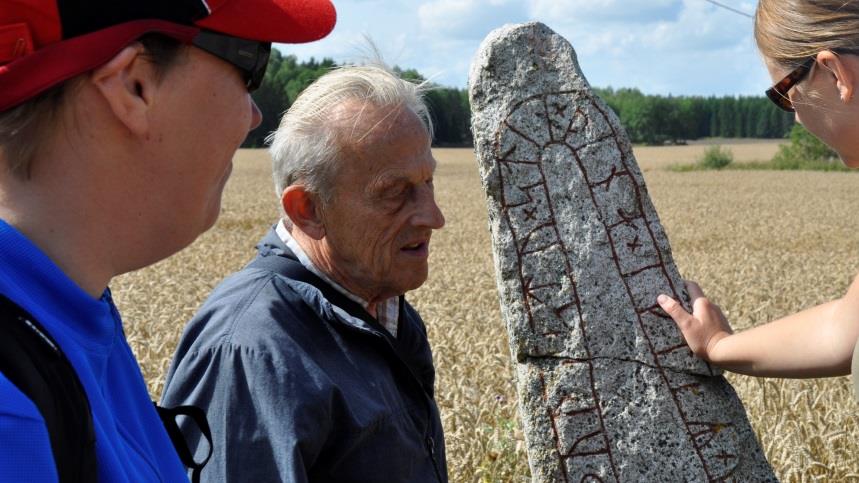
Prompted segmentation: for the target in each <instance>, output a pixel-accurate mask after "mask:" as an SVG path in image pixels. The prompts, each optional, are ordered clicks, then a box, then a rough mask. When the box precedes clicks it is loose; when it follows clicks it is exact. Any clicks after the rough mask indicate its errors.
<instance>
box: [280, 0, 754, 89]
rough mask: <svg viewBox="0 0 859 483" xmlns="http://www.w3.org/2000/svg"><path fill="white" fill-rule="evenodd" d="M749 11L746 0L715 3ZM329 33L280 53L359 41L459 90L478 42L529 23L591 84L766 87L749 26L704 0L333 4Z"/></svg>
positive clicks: (348, 0) (350, 50)
mask: <svg viewBox="0 0 859 483" xmlns="http://www.w3.org/2000/svg"><path fill="white" fill-rule="evenodd" d="M721 1H722V2H724V3H726V4H728V5H730V6H731V7H734V8H737V9H739V10H742V11H746V12H749V13H752V12H754V8H755V2H754V1H753V0H721ZM334 2H335V5H336V7H337V9H338V23H337V27H336V28H335V30H334V32H333V33H332V35H330V36H329V37H328V38H327V39H325V40H322V41H320V42H315V43H311V44H308V45H305V46H285V47H284V48H283V49H282V50H284V51H285V52H286V53H295V54H296V55H297V56H298V57H299V58H300V59H306V58H308V57H310V56H311V55H312V56H315V57H316V58H320V57H326V56H327V57H333V58H334V59H335V60H336V61H346V60H354V59H356V57H358V55H359V54H360V50H361V49H360V46H361V39H362V35H363V34H369V35H370V36H371V37H372V38H373V39H374V40H375V41H376V43H377V44H378V45H379V47H380V48H381V50H382V53H383V54H384V56H385V58H386V60H388V62H389V63H391V64H398V65H400V66H401V67H405V68H415V69H417V70H418V71H420V72H421V73H422V74H424V75H427V76H434V79H435V80H436V81H437V82H439V83H440V84H443V85H449V86H455V87H464V86H465V84H466V80H467V79H466V77H467V73H468V65H469V63H470V61H471V58H472V57H473V55H474V54H475V52H476V50H477V47H478V45H479V44H480V41H481V40H482V39H483V38H484V37H485V36H486V35H487V34H488V33H489V32H490V31H491V30H493V29H495V28H497V27H500V26H501V25H503V24H505V23H518V22H525V21H529V20H537V21H541V22H543V23H545V24H547V25H548V26H549V27H551V28H552V29H553V30H555V31H556V32H558V33H559V34H561V35H563V36H564V37H566V38H567V39H568V40H569V41H570V42H571V43H572V44H573V47H574V48H575V49H576V52H577V53H578V56H579V62H580V63H581V66H582V69H583V70H584V72H585V74H586V75H587V77H588V80H589V81H590V82H591V83H592V84H593V85H596V86H609V85H611V86H613V87H638V88H640V89H641V90H642V91H644V92H647V93H659V94H668V93H672V94H678V95H679V94H701V95H710V94H716V95H724V94H758V93H759V92H760V90H761V89H764V88H766V87H767V84H768V83H769V79H768V77H767V74H766V71H765V69H764V68H763V67H762V66H761V63H760V60H759V58H758V55H757V52H756V50H755V47H754V42H753V41H752V21H751V19H749V18H744V17H742V16H740V15H737V14H736V13H732V12H729V11H727V10H724V9H720V8H718V7H716V6H714V5H712V4H710V3H708V2H706V1H705V0H531V1H528V0H334Z"/></svg>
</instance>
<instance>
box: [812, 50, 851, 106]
mask: <svg viewBox="0 0 859 483" xmlns="http://www.w3.org/2000/svg"><path fill="white" fill-rule="evenodd" d="M817 63H818V64H820V65H822V66H824V67H825V68H826V69H827V70H828V71H829V73H830V75H831V76H832V77H833V78H834V80H835V88H836V89H838V95H839V97H841V102H844V103H848V102H850V101H852V100H853V95H854V94H855V93H856V85H855V84H854V83H855V82H856V80H857V79H859V72H857V68H859V63H857V62H855V61H854V60H853V59H852V58H847V57H845V56H841V55H839V54H836V53H835V52H832V51H831V50H824V51H823V52H820V53H819V54H817Z"/></svg>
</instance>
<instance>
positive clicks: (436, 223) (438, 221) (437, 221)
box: [420, 196, 445, 230]
mask: <svg viewBox="0 0 859 483" xmlns="http://www.w3.org/2000/svg"><path fill="white" fill-rule="evenodd" d="M420 217H421V218H420V219H421V223H420V224H421V225H423V226H426V227H428V228H432V229H433V230H438V229H439V228H441V227H443V226H444V222H445V220H444V214H443V213H442V212H441V208H439V207H438V204H437V203H436V202H435V197H433V196H429V197H428V199H427V200H426V201H425V202H424V204H423V206H422V209H421V213H420Z"/></svg>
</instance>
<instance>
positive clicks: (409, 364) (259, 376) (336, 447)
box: [162, 230, 447, 482]
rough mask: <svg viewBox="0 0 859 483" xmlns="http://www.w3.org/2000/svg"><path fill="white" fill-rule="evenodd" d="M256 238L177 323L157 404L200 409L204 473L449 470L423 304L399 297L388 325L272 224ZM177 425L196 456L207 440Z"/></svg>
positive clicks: (401, 476) (386, 478)
mask: <svg viewBox="0 0 859 483" xmlns="http://www.w3.org/2000/svg"><path fill="white" fill-rule="evenodd" d="M257 248H258V250H259V255H258V256H257V259H256V260H254V261H253V262H251V264H249V265H248V266H247V267H245V268H243V269H242V270H240V271H239V272H237V273H235V274H233V275H231V276H229V277H228V278H227V279H225V280H224V281H223V282H222V283H221V284H220V285H219V286H218V287H217V288H216V289H215V290H214V292H212V294H211V296H210V297H209V299H208V300H207V301H206V302H205V303H204V304H203V307H202V308H201V309H200V311H199V312H198V313H197V315H196V316H195V317H194V318H193V319H192V320H191V322H190V323H189V324H188V326H187V327H186V328H185V332H184V334H183V336H182V340H181V341H180V343H179V346H178V349H177V352H176V357H175V359H174V361H173V365H172V367H171V368H170V371H169V373H168V376H167V382H166V385H165V388H164V395H163V400H162V404H164V405H173V406H176V405H183V404H192V405H195V406H200V407H202V408H203V409H204V410H206V412H207V416H208V419H209V423H210V425H211V427H212V433H213V439H214V442H213V445H214V454H213V456H212V459H211V460H210V461H209V464H208V465H207V466H206V468H205V469H204V470H203V472H202V477H203V480H204V481H218V482H220V481H287V482H305V481H316V482H334V481H336V482H376V481H377V482H437V481H441V482H446V481H447V469H446V460H445V451H444V437H443V434H442V427H441V421H440V418H439V413H438V408H437V406H436V403H435V400H434V398H433V383H434V379H435V370H434V368H433V365H432V354H431V352H430V347H429V343H428V341H427V336H426V328H425V327H424V324H423V321H422V320H421V318H420V316H419V315H418V314H417V312H415V310H414V309H413V308H412V307H411V306H410V305H409V304H408V303H407V302H405V299H404V298H402V297H401V298H400V322H399V328H398V334H397V337H393V336H392V335H391V334H390V333H389V332H387V331H386V330H385V329H384V328H383V327H382V326H381V325H380V324H379V323H378V322H377V321H375V320H374V319H373V318H372V317H370V315H369V314H367V313H366V311H365V310H364V309H363V308H362V307H361V306H360V305H358V304H356V303H355V302H353V301H351V300H349V299H348V298H346V297H345V296H343V295H342V294H341V293H340V292H338V291H336V290H335V289H334V288H333V287H331V286H330V285H328V284H326V283H325V282H323V281H322V280H320V279H319V278H318V277H316V276H315V275H313V274H312V273H311V272H310V271H308V270H307V269H305V268H304V267H303V266H302V265H301V263H300V262H298V260H297V259H295V257H294V255H293V254H292V253H291V252H290V251H289V249H288V248H287V247H286V246H285V244H284V243H283V242H282V241H281V240H280V238H279V237H278V236H277V234H276V233H275V232H274V230H272V231H270V232H269V234H268V235H267V236H266V237H265V238H264V239H263V240H262V242H261V243H260V245H259V246H258V247H257ZM269 257H278V258H277V259H272V258H269ZM263 259H265V260H263ZM275 272H277V273H275ZM285 275H288V276H285ZM183 431H185V432H186V437H187V438H188V439H189V441H190V442H191V444H192V449H194V448H196V452H197V454H198V455H201V456H204V450H205V448H206V442H205V440H202V441H201V438H200V437H199V434H189V432H191V431H192V430H191V429H190V428H185V427H183Z"/></svg>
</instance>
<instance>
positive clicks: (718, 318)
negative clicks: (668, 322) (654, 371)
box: [656, 281, 734, 365]
mask: <svg viewBox="0 0 859 483" xmlns="http://www.w3.org/2000/svg"><path fill="white" fill-rule="evenodd" d="M686 290H688V292H689V298H690V299H691V300H692V313H691V314H690V313H689V312H686V310H685V309H684V308H683V306H682V305H680V303H678V302H677V301H676V300H674V299H673V298H671V297H669V296H667V295H660V296H659V297H657V299H656V301H657V302H658V303H659V306H660V307H662V310H664V311H665V312H667V313H668V315H670V316H671V318H672V319H674V322H676V323H677V326H678V327H679V328H680V332H681V333H683V338H685V339H686V343H687V344H689V348H690V349H692V352H693V353H694V354H695V355H696V356H698V357H700V358H701V359H704V360H705V361H710V362H713V363H715V364H717V365H718V364H719V360H718V359H719V357H718V352H717V350H716V346H717V345H718V344H719V342H720V341H721V340H722V339H724V338H725V337H728V336H729V335H731V334H732V333H733V332H734V331H733V330H731V325H730V324H729V323H728V320H727V319H725V315H724V314H723V313H722V310H721V309H720V308H719V306H718V305H716V304H714V303H712V302H710V301H709V300H708V299H707V298H706V297H704V292H703V291H701V287H699V286H698V284H696V283H695V282H691V281H687V282H686Z"/></svg>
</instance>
